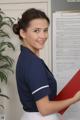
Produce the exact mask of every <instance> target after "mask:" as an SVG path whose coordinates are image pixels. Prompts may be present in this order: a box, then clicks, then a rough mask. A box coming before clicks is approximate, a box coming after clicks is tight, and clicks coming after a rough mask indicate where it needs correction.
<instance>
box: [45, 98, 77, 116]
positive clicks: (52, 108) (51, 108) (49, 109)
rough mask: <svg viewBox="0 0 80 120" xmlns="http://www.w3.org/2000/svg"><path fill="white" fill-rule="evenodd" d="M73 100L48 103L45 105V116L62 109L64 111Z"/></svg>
mask: <svg viewBox="0 0 80 120" xmlns="http://www.w3.org/2000/svg"><path fill="white" fill-rule="evenodd" d="M74 102H75V100H73V98H70V99H66V100H62V101H49V102H48V104H47V105H46V108H45V110H46V112H45V114H52V113H56V112H59V111H61V110H62V109H65V108H66V107H68V106H70V105H71V104H73V103H74Z"/></svg>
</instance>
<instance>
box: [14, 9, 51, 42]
mask: <svg viewBox="0 0 80 120" xmlns="http://www.w3.org/2000/svg"><path fill="white" fill-rule="evenodd" d="M38 18H41V19H46V20H47V22H48V24H49V23H50V21H49V18H48V17H47V15H46V14H45V13H44V12H43V11H41V10H38V9H35V8H30V9H28V10H26V11H25V12H24V13H23V14H22V18H21V19H19V20H18V22H17V23H16V24H14V25H13V32H14V33H15V34H17V35H18V36H19V38H20V39H21V40H22V37H21V36H20V29H23V30H25V29H26V28H27V27H28V26H29V23H30V21H31V20H34V19H38Z"/></svg>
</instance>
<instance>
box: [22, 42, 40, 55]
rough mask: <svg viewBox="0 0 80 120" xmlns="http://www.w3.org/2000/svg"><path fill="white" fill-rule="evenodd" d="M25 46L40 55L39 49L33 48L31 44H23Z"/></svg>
mask: <svg viewBox="0 0 80 120" xmlns="http://www.w3.org/2000/svg"><path fill="white" fill-rule="evenodd" d="M22 45H23V46H24V47H27V48H28V49H30V50H31V51H32V52H33V53H34V54H35V55H37V56H38V57H39V50H37V49H35V48H32V47H31V46H29V45H28V44H27V45H26V44H24V43H23V44H22Z"/></svg>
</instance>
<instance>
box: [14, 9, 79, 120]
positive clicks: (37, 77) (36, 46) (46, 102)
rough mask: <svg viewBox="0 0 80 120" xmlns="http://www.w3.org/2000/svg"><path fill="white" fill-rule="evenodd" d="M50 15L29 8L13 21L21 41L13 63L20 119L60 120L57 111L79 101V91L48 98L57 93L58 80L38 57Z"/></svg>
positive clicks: (46, 33) (44, 40)
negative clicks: (21, 110) (21, 113)
mask: <svg viewBox="0 0 80 120" xmlns="http://www.w3.org/2000/svg"><path fill="white" fill-rule="evenodd" d="M49 23H50V21H49V18H48V17H47V16H46V14H45V13H44V12H43V11H40V10H38V9H34V8H31V9H28V10H27V11H25V12H24V13H23V14H22V18H21V19H20V20H19V21H18V23H17V24H14V26H13V31H14V33H15V34H17V35H18V36H19V38H20V39H21V41H22V45H21V53H20V55H19V58H18V62H17V66H16V80H17V88H18V92H19V97H20V101H21V103H22V105H23V109H24V114H23V116H22V118H21V120H60V119H59V118H58V116H57V113H58V112H59V111H60V110H62V109H64V108H66V107H68V106H70V105H71V104H73V103H75V102H77V101H79V100H80V91H79V92H78V93H76V95H74V96H73V97H72V98H69V99H66V100H62V101H51V98H53V97H55V96H56V93H57V83H56V80H55V78H54V76H53V74H52V73H51V71H50V70H49V69H48V67H47V66H46V64H45V62H44V61H43V60H42V59H41V58H40V57H39V51H40V49H42V48H43V47H44V44H45V42H46V40H47V38H48V27H49Z"/></svg>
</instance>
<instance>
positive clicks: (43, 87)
mask: <svg viewBox="0 0 80 120" xmlns="http://www.w3.org/2000/svg"><path fill="white" fill-rule="evenodd" d="M47 87H49V85H45V86H42V87H40V88H38V89H36V90H34V91H33V92H32V94H35V93H36V92H38V91H39V90H41V89H44V88H47Z"/></svg>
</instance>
